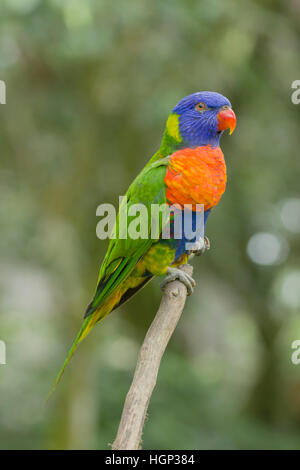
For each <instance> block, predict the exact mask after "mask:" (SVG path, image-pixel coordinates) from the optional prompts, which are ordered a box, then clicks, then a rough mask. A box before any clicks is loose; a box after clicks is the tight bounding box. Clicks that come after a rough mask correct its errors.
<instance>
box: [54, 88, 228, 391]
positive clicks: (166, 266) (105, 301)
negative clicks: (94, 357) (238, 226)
mask: <svg viewBox="0 0 300 470" xmlns="http://www.w3.org/2000/svg"><path fill="white" fill-rule="evenodd" d="M235 125H236V117H235V114H234V112H233V110H232V109H231V104H230V102H229V100H228V99H227V98H225V97H224V96H222V95H221V94H219V93H215V92H208V91H203V92H199V93H194V94H192V95H189V96H186V97H185V98H183V99H182V100H181V101H180V102H179V103H178V104H177V105H176V106H175V108H174V109H173V111H172V112H171V114H170V115H169V118H168V120H167V123H166V128H165V132H164V135H163V139H162V142H161V146H160V148H159V150H158V151H157V152H156V153H155V155H154V156H153V157H152V158H151V159H150V161H149V162H148V164H147V165H146V166H145V167H144V169H143V170H142V171H141V173H140V174H139V175H138V176H137V178H136V179H135V180H134V181H133V183H132V184H131V186H130V187H129V189H128V191H127V193H126V198H124V200H125V201H126V202H127V205H126V207H122V205H123V202H122V204H121V207H120V211H121V210H125V212H126V214H127V215H128V212H129V211H130V207H131V206H132V205H133V204H143V205H144V206H145V207H146V209H147V211H146V214H147V216H146V217H147V218H148V221H145V222H149V221H150V220H151V222H153V214H152V213H151V205H152V204H159V205H162V204H164V205H165V206H175V207H177V209H178V210H179V211H180V210H182V211H183V209H184V205H186V204H189V207H190V213H191V219H192V228H193V229H194V228H195V227H194V225H195V220H196V216H197V210H198V206H197V205H200V204H201V205H203V206H202V207H204V226H205V224H206V221H207V217H208V215H209V214H210V212H211V210H212V209H213V208H214V207H215V206H216V205H217V204H218V202H219V200H220V198H221V196H222V194H223V192H224V191H225V186H226V166H225V161H224V156H223V153H222V150H221V149H220V145H219V143H220V137H221V135H222V134H223V132H224V131H225V130H226V129H229V130H230V134H231V133H232V132H233V130H234V128H235ZM124 204H125V203H124ZM120 211H119V215H118V218H117V221H116V227H115V232H114V235H115V238H114V239H111V240H110V243H109V246H108V250H107V253H106V256H105V258H104V260H103V263H102V265H101V267H100V273H99V278H98V282H97V287H96V291H95V294H94V298H93V300H92V301H91V303H90V304H89V305H88V307H87V310H86V312H85V316H84V321H83V324H82V327H81V330H80V331H79V333H78V335H77V337H76V339H75V341H74V343H73V345H72V347H71V349H70V352H69V354H68V357H67V359H66V360H65V363H64V365H63V367H62V369H61V371H60V373H59V374H58V376H57V379H56V382H55V384H54V387H55V386H56V384H57V383H58V381H59V380H60V378H61V376H62V374H63V372H64V369H65V367H66V365H67V364H68V362H69V360H70V359H71V357H72V356H73V354H74V352H75V350H76V347H77V346H78V344H79V343H80V342H81V341H82V340H83V339H84V338H85V337H86V336H87V334H88V333H89V332H90V331H91V330H92V329H93V328H94V326H95V325H96V324H97V323H98V322H100V321H101V320H102V319H103V318H104V317H106V316H107V315H108V314H109V313H110V312H111V311H113V310H115V309H116V308H117V307H119V306H120V305H122V304H123V303H124V302H126V301H127V300H128V299H129V298H130V297H132V296H133V295H134V294H135V293H136V292H137V291H138V290H140V289H141V288H142V287H143V286H145V284H147V283H148V282H149V281H150V280H151V279H152V278H153V276H166V277H165V279H164V281H163V283H162V286H164V285H165V284H166V283H168V282H170V281H173V280H175V279H179V280H180V281H181V282H183V283H184V284H185V285H186V287H187V291H188V293H189V294H191V293H192V292H193V287H194V285H195V281H194V280H193V279H192V277H190V276H189V275H188V274H187V273H185V272H184V271H182V270H180V269H178V266H179V265H181V264H185V263H186V262H187V261H188V258H189V256H191V255H192V254H194V253H196V254H199V253H202V252H203V251H204V250H205V249H206V248H209V242H208V239H207V238H206V237H204V232H202V234H201V233H200V235H199V234H198V236H194V239H190V238H189V237H187V236H186V232H185V230H183V231H182V235H181V237H180V238H178V237H175V234H174V230H175V229H174V217H173V218H172V215H170V216H169V221H170V227H171V228H170V237H169V238H163V237H162V236H161V234H162V231H163V228H164V224H165V223H166V219H164V218H163V217H162V216H161V215H158V217H157V219H156V221H155V222H156V224H157V226H158V231H157V235H156V236H153V235H152V234H151V232H150V230H151V223H148V225H147V229H148V235H149V236H148V237H146V238H137V239H133V238H131V237H130V236H127V238H126V237H124V236H121V231H122V230H124V227H121V226H119V225H120V224H119V222H120ZM130 220H131V219H130V217H128V218H127V222H126V223H127V224H129V223H130ZM181 220H182V221H183V222H182V224H183V225H184V220H185V219H184V217H183V218H182V219H181ZM127 228H128V226H126V227H125V232H126V235H128V234H127ZM182 228H183V229H184V228H185V227H184V226H183V227H182ZM123 235H124V233H123ZM187 242H191V243H190V244H189V246H188V245H187ZM187 246H188V247H187Z"/></svg>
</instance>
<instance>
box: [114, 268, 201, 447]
mask: <svg viewBox="0 0 300 470" xmlns="http://www.w3.org/2000/svg"><path fill="white" fill-rule="evenodd" d="M180 269H182V270H183V271H185V272H186V273H187V274H189V275H190V276H191V275H192V274H193V268H192V266H190V265H188V264H185V265H183V266H180ZM186 296H187V290H186V287H185V286H184V284H182V283H181V282H180V281H173V282H170V284H167V286H166V288H165V289H164V293H163V296H162V300H161V303H160V306H159V309H158V312H157V314H156V316H155V318H154V320H153V322H152V324H151V326H150V328H149V330H148V332H147V334H146V337H145V339H144V342H143V345H142V347H141V349H140V352H139V356H138V360H137V365H136V369H135V373H134V377H133V381H132V384H131V386H130V389H129V391H128V393H127V396H126V400H125V404H124V408H123V413H122V417H121V421H120V424H119V429H118V433H117V437H116V439H115V441H114V443H113V444H112V449H113V450H137V449H140V448H141V437H142V431H143V426H144V422H145V417H146V413H147V409H148V405H149V402H150V398H151V395H152V392H153V389H154V387H155V384H156V380H157V374H158V370H159V366H160V361H161V359H162V356H163V354H164V352H165V349H166V347H167V344H168V342H169V340H170V338H171V336H172V334H173V332H174V330H175V328H176V325H177V323H178V320H179V318H180V316H181V313H182V311H183V308H184V305H185V301H186Z"/></svg>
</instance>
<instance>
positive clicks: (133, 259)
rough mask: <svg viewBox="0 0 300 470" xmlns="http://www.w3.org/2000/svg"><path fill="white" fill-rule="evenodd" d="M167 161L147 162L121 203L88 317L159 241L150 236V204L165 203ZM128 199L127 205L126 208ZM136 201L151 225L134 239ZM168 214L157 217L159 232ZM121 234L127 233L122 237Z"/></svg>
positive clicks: (162, 213)
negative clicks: (131, 231) (123, 218)
mask: <svg viewBox="0 0 300 470" xmlns="http://www.w3.org/2000/svg"><path fill="white" fill-rule="evenodd" d="M168 163H169V158H168V157H167V158H164V159H161V160H159V161H157V162H155V163H152V164H150V165H147V166H146V167H145V168H144V170H142V172H141V173H140V174H139V175H138V176H137V178H136V179H135V180H134V182H133V183H132V184H131V186H130V187H129V189H128V191H127V193H126V196H125V198H124V199H123V201H122V203H121V206H120V211H119V214H118V217H117V220H116V224H115V227H114V230H113V234H114V235H115V239H111V240H110V243H109V246H108V250H107V253H106V256H105V258H104V260H103V263H102V266H101V268H100V273H99V278H98V282H97V289H96V292H95V296H94V299H93V301H92V302H91V303H90V305H89V306H88V309H87V311H86V314H85V317H88V316H90V315H91V314H92V313H93V312H95V311H96V310H97V309H98V308H99V307H100V306H101V304H102V303H103V301H104V300H105V299H106V298H107V297H108V296H110V295H111V294H112V293H113V292H114V291H115V290H116V289H117V288H118V286H119V285H120V284H121V282H123V281H124V279H126V278H127V276H128V275H129V274H130V273H131V271H132V270H133V269H134V267H135V266H136V264H137V263H138V261H139V260H140V258H141V257H142V256H143V255H144V254H145V253H146V252H147V251H148V249H149V248H150V247H151V245H152V244H153V242H154V241H155V240H156V239H155V238H151V237H150V235H151V223H153V222H154V221H153V218H151V205H152V204H159V205H161V204H166V191H165V183H164V179H165V175H166V167H167V166H168ZM126 200H127V201H126ZM126 202H127V206H126V207H125V204H126ZM134 204H143V205H144V207H145V208H146V210H147V215H146V217H147V220H146V221H145V223H146V224H147V227H148V233H147V238H145V239H142V238H138V239H132V238H131V237H130V235H129V234H128V228H129V225H130V222H131V221H132V220H133V219H134V218H135V216H129V213H130V208H131V207H132V206H133V205H134ZM121 211H123V213H125V212H126V216H127V217H126V218H127V225H126V227H124V226H123V227H122V225H121V224H120V212H121ZM167 215H168V214H167V213H164V212H161V213H160V214H159V217H158V219H156V220H155V223H156V224H158V229H157V233H158V234H160V232H161V228H162V225H163V224H164V223H166V218H167ZM120 235H123V236H124V235H127V236H126V238H124V239H123V238H121V237H120ZM157 239H158V237H157Z"/></svg>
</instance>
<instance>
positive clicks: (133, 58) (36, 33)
mask: <svg viewBox="0 0 300 470" xmlns="http://www.w3.org/2000/svg"><path fill="white" fill-rule="evenodd" d="M299 39H300V3H299V1H297V0H286V1H284V0H281V1H280V0H277V1H276V0H274V1H271V0H265V1H263V0H262V1H254V0H252V1H250V0H245V1H243V2H240V1H238V0H226V1H224V0H210V1H199V0H197V1H196V0H190V1H180V0H164V1H153V0H152V1H146V0H139V1H137V0H136V1H132V0H128V1H126V2H125V1H124V0H123V1H122V0H113V1H109V0H85V1H83V0H64V1H61V0H1V3H0V79H1V80H4V81H5V82H6V86H7V104H6V105H1V106H0V152H1V169H0V224H1V237H0V246H1V267H0V315H1V317H0V318H1V322H0V339H1V340H4V341H5V342H6V346H7V365H5V366H4V365H3V366H0V447H1V448H3V449H5V448H9V449H18V448H19V449H20V448H22V449H40V448H47V449H61V448H73V449H97V448H98V449H107V448H109V447H108V444H109V443H111V442H112V441H113V440H114V437H115V434H116V431H117V427H118V423H119V419H120V415H121V411H122V407H123V402H124V398H125V395H126V393H127V390H128V387H129V385H130V382H131V379H132V375H133V371H134V367H135V363H136V358H137V352H138V349H139V347H140V345H141V342H142V340H143V337H144V335H145V333H146V331H147V328H148V326H149V324H150V323H151V320H152V319H153V316H154V314H155V313H156V310H157V307H158V305H159V301H160V298H161V292H160V288H159V280H158V279H156V280H155V281H154V282H152V284H151V285H149V286H147V287H146V288H145V289H144V290H143V291H142V292H141V293H139V294H138V295H137V296H136V297H135V298H134V299H133V300H132V301H131V302H129V303H128V304H126V305H124V307H122V308H120V309H119V310H118V311H116V312H114V313H113V315H111V316H109V317H108V318H107V319H106V320H105V321H104V322H103V323H102V324H101V327H100V326H99V327H97V328H96V329H95V330H94V331H93V333H92V334H91V336H90V337H89V339H88V341H86V342H84V343H83V344H82V345H81V347H80V350H79V351H78V354H76V357H75V358H74V359H73V361H72V363H71V365H70V367H69V369H68V370H67V372H66V374H65V376H64V378H63V380H62V382H61V384H60V385H59V387H58V389H57V391H56V394H55V396H54V397H53V400H52V401H51V403H49V405H48V406H47V408H46V409H44V408H43V400H44V398H45V396H46V394H47V392H48V391H49V388H50V386H51V384H52V382H53V379H54V377H55V375H56V373H57V371H58V369H59V368H60V366H61V364H62V361H63V360H64V357H65V355H66V353H67V350H68V348H69V346H70V344H71V342H72V340H73V337H74V335H75V333H76V332H77V330H78V328H79V325H80V323H81V320H82V316H83V312H84V310H85V307H86V305H87V303H88V302H89V300H90V299H91V296H92V294H93V291H94V287H95V282H96V278H97V274H98V269H99V265H100V262H101V259H102V257H103V255H104V253H105V249H106V246H107V243H106V242H103V241H100V240H98V239H97V238H96V233H95V229H96V224H97V221H98V220H97V218H96V207H97V206H98V205H99V204H101V203H103V202H110V203H114V204H117V203H118V197H119V195H123V194H124V193H125V191H126V189H127V187H128V185H129V184H130V182H131V181H132V180H133V178H134V177H135V175H136V174H137V173H138V172H139V171H140V170H141V168H142V167H143V166H144V165H145V163H146V162H147V160H148V159H149V158H150V156H151V155H152V154H153V153H154V152H155V151H156V150H157V148H158V146H159V144H160V139H161V136H162V132H163V129H164V125H165V121H166V118H167V116H168V113H169V112H170V110H171V109H172V108H173V106H174V105H175V104H176V103H177V101H179V100H180V99H181V98H182V97H183V96H185V95H186V94H189V93H193V92H195V91H200V90H214V91H218V92H221V93H222V94H224V95H226V96H228V97H229V99H230V100H231V102H232V104H233V108H234V110H235V112H236V115H237V118H238V125H237V128H236V131H235V133H234V134H233V135H232V137H230V138H229V137H228V136H224V137H223V140H222V148H223V151H224V154H225V157H226V160H227V166H228V187H227V192H226V194H225V195H224V197H223V198H222V201H221V203H220V205H219V206H218V208H217V209H216V210H215V211H214V214H213V215H212V216H211V218H210V219H209V222H208V225H207V235H208V236H209V238H210V240H211V244H212V249H211V251H210V252H208V253H206V254H205V256H203V257H202V258H199V259H196V260H195V261H194V266H195V278H196V280H197V289H196V292H195V294H194V295H193V296H192V297H191V298H189V299H188V302H187V304H186V307H185V311H184V314H183V316H182V318H181V321H180V324H179V326H178V328H177V330H176V332H175V334H174V336H173V338H172V340H171V342H170V345H169V347H168V349H167V352H166V354H165V356H164V358H163V361H162V364H161V369H160V373H159V378H158V384H157V387H156V389H155V391H154V394H153V397H152V400H151V404H150V408H149V418H148V420H147V422H146V426H145V429H144V434H143V448H145V449H193V448H196V449H218V448H219V449H220V448H221V449H229V448H230V449H253V448H260V449H263V448H276V449H286V448H294V449H295V448H298V449H300V365H298V366H296V365H293V364H292V362H291V354H292V349H291V343H292V342H293V341H294V340H295V339H300V316H299V307H300V266H299V257H300V242H299V233H300V189H299V168H300V167H299V124H300V105H299V106H296V105H294V104H292V102H291V93H292V90H291V83H292V82H293V81H294V80H296V79H300V54H299Z"/></svg>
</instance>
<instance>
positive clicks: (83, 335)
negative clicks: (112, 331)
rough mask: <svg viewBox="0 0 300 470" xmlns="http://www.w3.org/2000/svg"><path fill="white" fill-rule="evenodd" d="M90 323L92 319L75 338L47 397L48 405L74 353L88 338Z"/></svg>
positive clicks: (85, 322)
mask: <svg viewBox="0 0 300 470" xmlns="http://www.w3.org/2000/svg"><path fill="white" fill-rule="evenodd" d="M89 322H90V317H89V318H87V319H86V320H85V321H84V322H83V324H82V327H81V329H80V331H79V333H78V335H77V336H76V338H75V340H74V342H73V344H72V346H71V349H70V351H69V354H68V355H67V357H66V360H65V362H64V363H63V366H62V368H61V369H60V371H59V373H58V374H57V377H56V379H55V382H54V384H53V385H52V388H51V390H50V392H49V393H48V395H47V398H46V403H47V402H48V400H49V399H50V397H51V396H52V394H53V393H54V391H55V389H56V387H57V385H58V383H59V382H60V379H61V378H62V376H63V373H64V371H65V368H66V367H67V365H68V364H69V362H70V360H71V359H72V357H73V355H74V353H75V351H76V349H77V347H78V345H79V343H80V342H81V341H82V340H83V339H84V337H85V336H86V334H84V333H86V330H87V329H88V324H89Z"/></svg>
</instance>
